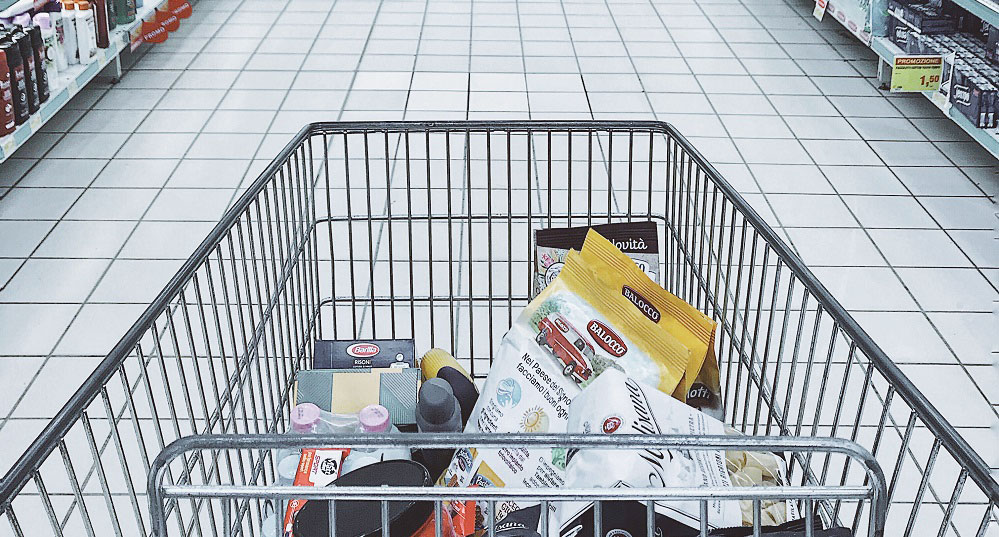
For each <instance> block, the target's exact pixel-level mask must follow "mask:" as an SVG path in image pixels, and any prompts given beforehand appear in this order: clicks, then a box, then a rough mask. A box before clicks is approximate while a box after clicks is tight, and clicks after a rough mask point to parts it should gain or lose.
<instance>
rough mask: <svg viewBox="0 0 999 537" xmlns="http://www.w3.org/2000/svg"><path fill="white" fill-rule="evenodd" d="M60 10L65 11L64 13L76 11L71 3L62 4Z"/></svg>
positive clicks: (74, 5)
mask: <svg viewBox="0 0 999 537" xmlns="http://www.w3.org/2000/svg"><path fill="white" fill-rule="evenodd" d="M62 8H63V9H64V10H66V11H73V10H74V9H76V4H75V3H73V2H68V1H67V2H63V3H62Z"/></svg>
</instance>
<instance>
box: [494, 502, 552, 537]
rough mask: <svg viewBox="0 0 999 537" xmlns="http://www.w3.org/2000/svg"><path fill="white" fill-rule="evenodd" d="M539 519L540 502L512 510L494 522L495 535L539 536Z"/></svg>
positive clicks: (505, 536) (504, 536) (506, 536)
mask: <svg viewBox="0 0 999 537" xmlns="http://www.w3.org/2000/svg"><path fill="white" fill-rule="evenodd" d="M540 521H541V504H537V505H532V506H530V507H525V508H523V509H518V510H516V511H512V512H510V513H507V515H506V516H504V517H503V519H502V520H499V521H497V522H496V536H497V537H541V534H540V533H539V532H538V530H539V524H540Z"/></svg>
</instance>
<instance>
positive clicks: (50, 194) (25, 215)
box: [0, 188, 83, 220]
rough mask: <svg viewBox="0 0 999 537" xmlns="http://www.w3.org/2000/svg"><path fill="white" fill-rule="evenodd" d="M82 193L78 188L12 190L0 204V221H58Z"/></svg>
mask: <svg viewBox="0 0 999 537" xmlns="http://www.w3.org/2000/svg"><path fill="white" fill-rule="evenodd" d="M82 192H83V189H80V188H14V189H11V190H10V192H8V193H7V195H6V196H4V197H3V203H0V219H2V220H58V219H60V218H62V216H63V214H65V213H66V209H69V207H70V206H71V205H73V202H75V201H76V199H77V198H79V197H80V194H81V193H82Z"/></svg>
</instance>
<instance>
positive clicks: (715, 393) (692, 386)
mask: <svg viewBox="0 0 999 537" xmlns="http://www.w3.org/2000/svg"><path fill="white" fill-rule="evenodd" d="M580 257H582V259H583V260H584V261H585V262H586V264H587V266H589V267H591V268H592V269H593V271H594V272H595V273H596V274H597V276H598V277H599V278H601V279H602V280H604V281H605V282H606V283H607V285H609V286H610V287H611V288H613V289H615V290H616V291H617V292H619V293H620V294H621V295H622V296H623V297H624V298H626V299H628V301H629V302H630V303H631V304H633V305H634V306H635V307H636V308H638V311H640V312H642V314H643V315H645V316H646V317H648V318H649V320H651V321H652V322H654V323H656V324H658V325H659V326H660V327H662V328H664V329H665V330H666V331H667V332H669V333H670V334H671V335H673V336H674V337H675V338H676V339H678V340H679V341H680V343H682V344H683V345H684V346H685V347H687V348H688V349H690V361H689V362H688V363H687V367H686V369H685V371H684V377H683V380H682V381H681V383H680V386H678V387H677V389H676V391H674V392H673V397H676V398H677V399H679V400H681V401H686V402H687V404H689V405H691V406H693V407H694V408H698V409H700V410H701V411H703V412H706V413H707V414H708V415H709V416H711V417H713V418H716V419H719V420H721V419H723V417H724V409H722V401H721V385H720V382H719V378H718V359H717V358H716V357H715V329H716V327H717V325H716V324H715V322H714V321H713V320H711V318H710V317H708V316H707V315H705V314H703V313H701V312H700V311H699V310H697V308H695V307H693V306H691V305H690V304H687V303H686V302H685V301H683V300H682V299H680V298H678V297H677V296H675V295H673V294H672V293H670V292H669V291H666V290H665V289H663V288H662V287H660V286H659V285H658V284H657V283H656V282H654V281H652V280H651V279H649V277H648V275H647V274H646V273H644V272H643V271H641V270H639V269H638V267H636V266H635V264H634V263H632V262H631V259H629V257H628V256H627V255H625V254H623V253H622V252H621V251H620V250H618V249H617V248H616V247H615V246H614V244H612V243H611V241H609V240H607V239H606V238H604V237H602V236H601V235H600V234H599V233H597V232H596V231H595V230H591V231H590V232H589V233H587V235H586V240H585V241H584V243H583V250H582V251H581V252H580Z"/></svg>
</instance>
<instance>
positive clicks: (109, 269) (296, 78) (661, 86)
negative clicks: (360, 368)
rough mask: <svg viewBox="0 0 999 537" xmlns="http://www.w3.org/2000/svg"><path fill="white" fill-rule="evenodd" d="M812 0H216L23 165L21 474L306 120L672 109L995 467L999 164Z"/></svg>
mask: <svg viewBox="0 0 999 537" xmlns="http://www.w3.org/2000/svg"><path fill="white" fill-rule="evenodd" d="M810 10H811V5H810V4H809V3H808V2H807V1H803V0H787V1H784V0H675V1H664V0H653V1H651V2H650V1H648V0H636V1H634V2H624V1H583V2H576V1H568V0H567V1H563V2H529V3H528V2H525V3H517V2H514V1H512V0H498V1H475V2H474V3H470V2H467V1H442V0H430V1H418V0H417V1H396V0H382V1H380V2H371V1H367V0H335V1H333V0H285V1H272V0H243V1H239V0H202V1H201V2H200V3H199V4H198V5H197V6H196V8H195V14H194V17H193V18H192V19H191V20H188V21H185V23H184V25H183V26H182V28H181V30H180V31H178V32H177V33H176V34H174V35H172V36H171V37H170V39H169V41H167V42H166V43H164V44H161V45H157V46H155V48H152V49H151V50H150V51H149V52H148V54H146V55H145V56H144V57H142V58H141V59H140V60H138V62H137V63H136V64H135V66H134V69H133V70H132V71H131V72H129V73H128V74H127V75H126V76H125V78H124V80H123V81H122V82H121V83H120V84H117V85H115V86H113V87H101V86H96V85H95V86H91V87H90V88H88V89H87V90H85V91H83V92H81V94H80V95H79V96H78V97H77V98H76V99H75V100H74V102H73V103H71V104H70V105H69V106H68V107H67V109H66V110H65V111H63V112H62V113H61V114H60V116H59V117H58V118H56V119H55V120H54V121H52V122H51V123H49V125H48V127H47V130H48V132H47V133H45V134H43V135H39V136H36V137H35V138H34V139H32V141H31V142H30V143H29V144H28V145H27V146H26V147H24V148H22V149H21V150H20V152H19V153H18V154H17V155H16V158H13V159H11V160H9V161H8V162H6V163H4V164H3V165H0V194H2V195H3V198H2V199H0V283H2V285H3V289H2V291H0V327H3V334H4V335H3V337H2V338H0V355H2V357H0V377H2V378H3V379H4V380H5V383H4V385H5V389H4V390H3V391H2V392H0V437H2V438H3V441H4V442H5V445H6V446H8V447H7V448H5V449H4V450H2V452H0V473H2V472H3V470H5V469H6V468H7V466H8V465H9V464H10V463H11V462H12V461H13V459H14V458H15V457H16V456H17V455H19V454H20V452H21V448H22V447H23V446H24V445H25V444H26V443H27V442H28V440H29V439H30V438H33V437H34V436H35V434H36V433H37V432H38V431H39V430H40V429H41V427H42V426H43V425H44V423H45V421H46V419H47V418H49V417H51V416H52V415H53V414H54V413H55V412H56V411H57V410H58V408H59V407H60V406H61V405H62V403H63V402H64V401H65V399H66V398H67V397H68V396H69V394H70V393H71V392H72V391H73V390H74V388H75V387H76V385H77V383H78V382H79V379H81V378H83V377H84V376H85V375H86V374H87V373H88V372H89V371H90V370H91V368H92V367H93V366H94V365H95V364H96V363H98V362H99V360H100V358H101V357H102V356H104V354H105V353H106V352H107V351H108V350H110V348H111V347H112V345H113V344H114V343H115V342H116V341H117V340H118V339H119V337H120V336H121V335H122V334H123V333H124V331H125V330H126V328H127V327H128V326H130V325H131V323H132V322H133V320H134V319H135V317H136V316H137V315H138V314H139V312H141V311H142V309H143V304H145V303H148V302H149V301H150V300H151V299H152V298H153V297H154V296H155V294H156V293H157V292H158V290H159V289H160V288H161V286H162V285H163V284H164V283H165V282H166V281H167V280H168V279H169V277H170V276H171V275H172V274H173V273H174V271H176V269H177V268H178V267H179V265H180V263H181V262H182V261H183V260H184V259H185V258H187V256H188V254H189V253H190V251H191V249H192V248H193V247H194V246H195V245H196V244H197V242H198V241H200V239H201V238H202V237H203V236H204V235H205V234H206V233H207V232H208V230H209V229H210V228H211V227H212V223H213V222H214V221H216V220H217V219H218V218H219V216H220V215H221V214H222V212H223V211H224V210H225V208H226V206H227V205H228V204H229V203H231V201H232V200H233V199H234V197H235V196H237V195H238V193H239V192H240V190H239V189H240V187H241V186H243V185H245V184H246V182H247V181H249V180H251V179H252V178H253V177H255V175H256V174H257V173H258V171H259V170H260V169H261V168H262V167H263V166H264V165H265V164H266V163H267V162H268V160H269V159H270V158H271V157H272V156H273V155H275V154H276V153H277V152H278V151H279V149H280V148H281V147H282V146H283V145H284V144H285V142H286V141H287V140H288V139H289V138H290V136H291V133H294V132H295V131H297V130H298V129H299V128H300V127H301V126H302V125H304V124H305V123H307V122H310V121H318V120H337V119H341V120H353V119H431V118H433V119H500V118H532V119H547V118H575V119H582V118H597V119H628V118H641V119H652V118H657V119H660V120H664V121H669V122H672V123H674V124H675V125H677V127H678V128H679V129H680V130H681V131H682V132H683V133H685V134H686V135H687V136H688V137H689V138H690V140H691V141H692V142H693V143H694V144H695V145H696V146H697V147H698V148H699V149H700V150H701V151H702V152H703V153H704V154H705V155H706V156H707V158H708V159H709V160H710V161H712V162H714V163H716V164H717V166H718V168H719V169H720V170H721V171H722V173H723V174H724V175H725V176H726V177H727V178H728V180H729V181H730V182H732V183H733V184H734V185H735V186H736V187H737V188H738V189H739V190H740V191H741V192H743V193H744V195H745V197H746V198H747V199H748V200H750V201H751V202H752V203H753V204H754V206H755V207H756V208H757V210H758V211H759V212H760V213H761V214H762V215H763V216H764V218H765V219H767V221H768V222H770V223H771V224H772V225H773V226H774V227H776V228H778V230H779V231H780V232H781V233H782V234H783V235H784V236H786V237H787V239H788V240H789V241H790V242H791V243H792V244H793V245H794V247H795V248H796V249H797V250H798V252H800V254H801V256H802V257H803V258H804V260H805V262H806V263H807V264H809V265H810V266H811V267H813V268H814V270H815V272H816V274H817V275H818V276H819V277H820V278H821V279H822V280H823V281H824V282H825V283H826V284H827V286H829V287H830V288H831V289H832V290H833V291H834V293H835V294H836V295H837V296H838V297H839V298H840V300H841V301H842V302H843V303H844V305H845V306H846V307H847V308H848V309H850V310H852V311H853V312H854V313H855V315H856V317H857V318H858V319H859V320H860V322H861V323H862V324H863V325H864V326H865V327H866V328H867V329H868V330H869V331H870V332H871V333H872V335H873V336H874V337H875V339H876V340H877V341H878V342H879V343H880V344H881V345H882V346H883V347H884V349H885V350H886V351H887V352H888V354H889V355H890V356H892V357H893V358H894V359H896V360H897V361H898V362H899V363H901V364H903V369H904V370H905V372H906V373H907V374H908V375H909V376H910V377H911V378H912V379H913V380H914V381H915V382H916V384H917V385H918V386H919V387H920V388H921V389H922V390H923V391H924V393H926V394H927V395H928V396H929V398H930V399H931V400H932V401H933V403H934V404H935V405H937V407H938V408H939V409H940V410H941V411H942V412H943V413H944V415H945V416H947V417H948V419H950V420H951V421H953V422H954V423H955V424H956V425H958V426H960V427H961V431H962V432H963V433H964V434H965V436H966V437H967V438H968V440H969V441H971V442H972V444H973V445H975V446H976V447H977V448H978V450H979V451H980V452H981V453H983V454H987V453H991V454H992V459H991V460H988V461H987V462H988V463H989V464H990V465H991V466H992V467H999V458H996V457H999V454H996V453H995V450H994V449H992V450H989V449H988V447H989V446H990V445H991V444H990V442H992V441H994V439H995V435H996V431H997V427H999V417H997V416H999V368H997V367H996V366H994V365H992V364H993V363H994V362H995V361H996V360H997V358H996V356H997V355H996V354H995V351H994V348H993V345H994V344H995V337H994V334H995V328H996V327H995V320H994V318H992V317H991V312H992V308H993V307H994V306H993V300H995V299H996V298H997V291H996V290H997V288H999V248H997V247H996V242H995V240H994V228H995V227H996V222H997V220H996V216H995V211H996V208H995V205H993V203H992V201H991V200H990V198H989V196H995V195H997V194H999V179H997V176H996V170H997V168H996V161H995V160H994V159H993V158H992V157H991V156H989V155H987V154H986V153H985V152H984V151H982V150H981V149H980V148H979V147H978V146H977V145H976V144H975V143H974V142H973V141H971V140H969V139H967V138H966V137H965V135H964V134H963V133H961V132H960V131H959V130H958V129H957V128H955V127H954V126H952V124H951V123H950V121H949V120H947V119H945V118H943V117H942V115H941V114H940V113H939V112H938V111H937V110H936V109H935V108H933V107H932V106H931V105H930V104H929V103H928V102H927V101H926V100H925V99H923V98H922V97H921V96H898V95H896V96H888V95H887V94H884V93H882V92H879V91H878V90H877V89H876V88H875V86H874V85H873V84H874V80H873V79H872V78H871V77H872V76H874V74H875V70H876V61H875V59H874V56H873V54H872V53H871V52H870V51H868V50H867V49H866V48H864V47H863V46H861V45H859V44H858V43H856V42H855V41H854V40H853V38H852V37H850V36H848V35H846V34H845V33H844V32H843V31H842V29H841V27H839V26H838V24H837V23H835V22H834V21H826V22H824V23H822V24H818V23H816V22H815V21H814V20H813V19H811V18H810Z"/></svg>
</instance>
